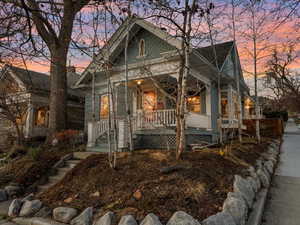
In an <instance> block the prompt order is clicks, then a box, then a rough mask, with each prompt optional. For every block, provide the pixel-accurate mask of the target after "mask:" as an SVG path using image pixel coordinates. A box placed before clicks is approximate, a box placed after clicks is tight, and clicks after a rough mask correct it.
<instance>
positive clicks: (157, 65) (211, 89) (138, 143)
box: [75, 18, 249, 151]
mask: <svg viewBox="0 0 300 225" xmlns="http://www.w3.org/2000/svg"><path fill="white" fill-rule="evenodd" d="M127 24H129V26H126V25H127ZM127 29H128V31H129V45H128V54H127V56H128V57H127V58H128V98H129V101H128V102H129V103H130V111H131V112H132V117H131V123H132V129H133V138H134V147H135V148H136V149H138V148H158V149H159V148H161V149H162V148H174V147H175V143H176V139H175V127H176V110H175V106H176V102H174V101H172V98H171V97H170V95H172V94H173V95H175V96H176V87H177V85H176V84H177V80H178V74H179V72H180V54H179V51H178V50H179V49H180V48H181V42H180V40H178V39H176V38H174V37H172V36H171V35H170V34H169V33H167V32H166V31H165V30H164V29H161V28H160V27H157V26H155V25H154V24H152V23H150V22H148V21H145V20H142V19H139V18H131V19H128V20H127V21H125V22H124V23H123V25H121V26H120V27H119V29H118V30H117V31H116V32H115V33H114V34H113V35H112V37H111V38H110V40H109V41H108V42H107V44H106V45H105V46H104V47H103V49H102V50H101V54H99V55H97V56H96V57H95V58H94V59H93V61H92V62H91V63H90V64H89V66H88V67H87V68H86V69H85V71H84V72H83V74H82V76H81V77H80V79H79V80H78V82H77V83H76V85H75V88H77V89H80V90H82V91H84V92H85V127H86V130H87V133H88V150H94V151H105V150H106V149H107V138H106V137H107V135H106V134H107V131H108V116H109V111H112V110H109V108H111V109H112V105H114V108H115V113H116V117H117V122H118V124H119V131H118V134H119V139H122V138H124V134H127V133H128V132H127V130H126V129H125V131H124V130H123V131H122V132H120V129H124V120H125V118H126V114H127V113H126V109H125V91H126V88H125V85H126V83H127V82H125V81H126V80H125V71H126V65H125V63H124V62H125V58H124V57H125V56H124V48H125V40H126V34H127V32H126V31H127ZM214 47H215V49H216V53H217V64H218V67H219V68H220V70H221V93H220V96H221V103H222V108H221V112H222V127H223V128H233V129H236V128H237V127H238V123H237V122H238V120H237V119H238V118H237V111H238V105H239V104H238V99H239V98H238V95H237V90H238V88H237V86H238V85H237V84H238V82H239V87H240V88H239V89H240V94H241V99H242V102H241V103H242V107H243V108H244V106H243V104H244V99H246V97H247V96H248V95H249V88H248V87H247V85H246V84H245V82H244V78H243V74H242V70H241V66H240V61H239V56H238V52H237V48H236V45H235V43H234V42H232V41H231V42H226V43H221V44H217V45H215V46H214ZM189 57H190V74H189V77H188V81H187V85H188V91H187V93H188V96H187V98H186V101H187V104H186V105H187V107H186V108H187V114H186V138H187V139H186V140H187V141H186V144H187V145H190V144H193V143H197V142H200V141H205V142H217V141H218V139H219V133H220V132H219V128H218V127H219V126H218V114H219V113H218V112H219V110H218V96H219V94H218V69H217V67H216V62H215V57H214V54H213V48H212V47H211V46H209V47H204V48H194V49H192V51H191V53H190V56H189ZM108 78H109V80H110V83H111V85H110V86H108ZM108 87H112V90H113V91H109V90H110V89H109V88H108ZM112 100H113V101H112ZM112 102H114V104H112ZM242 111H243V110H242ZM120 121H121V123H120ZM120 124H121V125H120ZM125 136H126V135H125ZM125 139H126V138H125ZM118 142H119V144H120V140H119V141H118ZM119 147H120V146H119Z"/></svg>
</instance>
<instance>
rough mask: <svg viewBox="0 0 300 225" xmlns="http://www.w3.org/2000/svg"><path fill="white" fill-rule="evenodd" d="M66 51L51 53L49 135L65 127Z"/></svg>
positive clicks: (58, 50) (57, 50) (59, 49)
mask: <svg viewBox="0 0 300 225" xmlns="http://www.w3.org/2000/svg"><path fill="white" fill-rule="evenodd" d="M66 65H67V51H64V48H55V49H53V50H52V51H51V64H50V84H51V87H50V118H49V128H50V135H52V134H53V133H54V132H57V131H60V130H63V129H66V127H67V71H66Z"/></svg>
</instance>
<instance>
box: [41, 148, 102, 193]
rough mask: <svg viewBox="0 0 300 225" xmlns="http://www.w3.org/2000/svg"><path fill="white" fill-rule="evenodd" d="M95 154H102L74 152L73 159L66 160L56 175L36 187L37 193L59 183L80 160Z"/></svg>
mask: <svg viewBox="0 0 300 225" xmlns="http://www.w3.org/2000/svg"><path fill="white" fill-rule="evenodd" d="M95 154H103V153H101V152H74V153H73V157H72V158H71V159H69V160H66V161H65V163H64V165H63V166H62V167H60V168H58V169H57V173H56V174H55V175H53V176H50V177H49V178H48V183H46V184H43V185H39V186H38V193H41V192H43V191H45V190H47V189H49V188H50V187H52V186H53V185H55V184H57V183H58V182H59V181H61V180H62V179H63V178H64V176H65V175H66V174H67V173H68V172H69V171H70V170H72V169H73V168H74V167H75V166H76V165H77V164H78V163H80V162H81V160H84V159H86V158H87V157H89V156H91V155H95Z"/></svg>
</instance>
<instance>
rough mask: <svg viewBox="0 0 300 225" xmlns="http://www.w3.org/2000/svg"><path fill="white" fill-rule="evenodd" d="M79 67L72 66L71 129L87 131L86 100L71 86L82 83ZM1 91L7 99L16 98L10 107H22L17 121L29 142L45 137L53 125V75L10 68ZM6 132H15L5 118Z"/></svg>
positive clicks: (69, 75) (1, 82) (0, 120)
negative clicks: (80, 81) (50, 121)
mask: <svg viewBox="0 0 300 225" xmlns="http://www.w3.org/2000/svg"><path fill="white" fill-rule="evenodd" d="M78 78H79V75H78V74H76V72H75V67H69V68H68V73H67V82H68V105H67V107H68V112H67V114H68V115H67V118H68V128H70V129H83V125H84V120H83V118H84V97H83V96H82V94H81V93H80V92H79V91H78V90H76V91H75V90H73V89H72V88H71V87H72V86H73V85H74V83H75V82H76V81H77V80H78ZM0 89H1V91H3V92H6V93H3V94H5V96H6V97H5V96H4V97H5V98H7V101H8V99H14V100H13V101H11V102H10V103H8V105H10V106H11V107H12V105H13V104H18V107H20V108H22V109H23V111H21V112H20V113H19V114H16V116H17V117H19V118H18V120H17V122H18V123H19V124H20V125H21V127H22V130H23V133H24V137H25V138H26V139H31V138H37V137H45V136H46V135H47V131H48V123H49V96H50V76H48V75H47V74H43V73H38V72H35V71H31V70H25V69H22V68H18V67H14V66H9V65H6V66H4V67H3V68H2V70H1V74H0ZM2 110H3V109H2ZM0 126H1V129H2V130H6V131H7V130H9V129H10V130H11V131H12V132H14V128H13V126H12V124H11V123H10V122H9V121H7V120H5V119H4V118H3V117H1V113H0Z"/></svg>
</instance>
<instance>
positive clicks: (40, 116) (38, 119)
mask: <svg viewBox="0 0 300 225" xmlns="http://www.w3.org/2000/svg"><path fill="white" fill-rule="evenodd" d="M47 112H48V109H47V107H41V108H38V109H37V111H36V116H35V125H36V126H40V127H43V126H47V120H48V118H46V117H47V115H48V114H47Z"/></svg>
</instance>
